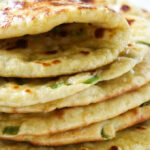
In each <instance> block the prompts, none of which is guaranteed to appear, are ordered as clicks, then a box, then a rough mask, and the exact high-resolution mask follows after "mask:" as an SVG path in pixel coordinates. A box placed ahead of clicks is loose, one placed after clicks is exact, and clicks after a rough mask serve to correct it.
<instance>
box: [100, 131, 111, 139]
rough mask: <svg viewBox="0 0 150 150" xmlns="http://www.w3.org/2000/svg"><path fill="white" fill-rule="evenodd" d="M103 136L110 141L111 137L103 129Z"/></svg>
mask: <svg viewBox="0 0 150 150" xmlns="http://www.w3.org/2000/svg"><path fill="white" fill-rule="evenodd" d="M101 135H102V137H103V138H105V139H109V135H107V134H106V133H105V131H104V129H102V131H101Z"/></svg>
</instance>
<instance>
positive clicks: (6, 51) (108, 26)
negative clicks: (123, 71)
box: [0, 0, 129, 78]
mask: <svg viewBox="0 0 150 150" xmlns="http://www.w3.org/2000/svg"><path fill="white" fill-rule="evenodd" d="M1 3H2V6H0V16H1V19H0V29H1V30H0V38H1V39H4V38H10V37H20V36H24V35H27V34H38V35H30V36H24V37H20V38H11V39H5V40H1V41H0V60H1V61H0V76H3V77H25V78H37V77H54V76H58V75H67V74H74V73H78V72H82V71H88V70H94V69H96V68H99V67H102V66H104V65H106V64H109V63H111V62H113V61H114V60H116V59H117V57H118V56H119V54H120V53H121V52H122V51H123V50H124V47H125V46H126V45H127V43H128V40H129V27H128V24H127V21H126V20H125V19H124V17H122V16H121V15H119V14H117V13H116V12H114V11H112V10H111V9H108V8H106V7H104V6H103V5H101V6H99V7H97V6H96V5H94V4H93V3H90V2H84V1H82V0H79V1H77V0H76V1H70V0H51V1H33V0H24V1H23V0H21V1H16V0H11V1H8V0H7V2H4V4H3V2H1ZM48 31H49V32H48ZM43 32H47V33H44V34H40V33H43ZM85 56H86V57H85Z"/></svg>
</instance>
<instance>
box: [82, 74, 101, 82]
mask: <svg viewBox="0 0 150 150" xmlns="http://www.w3.org/2000/svg"><path fill="white" fill-rule="evenodd" d="M99 80H100V78H99V77H98V76H96V75H95V76H93V77H92V78H90V79H88V80H86V81H84V83H85V84H93V83H95V82H97V81H99Z"/></svg>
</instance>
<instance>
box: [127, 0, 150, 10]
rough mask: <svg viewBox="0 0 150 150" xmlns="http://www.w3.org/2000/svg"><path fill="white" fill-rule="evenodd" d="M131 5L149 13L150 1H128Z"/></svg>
mask: <svg viewBox="0 0 150 150" xmlns="http://www.w3.org/2000/svg"><path fill="white" fill-rule="evenodd" d="M129 1H131V2H132V3H133V4H135V5H137V6H139V7H141V8H144V9H147V10H149V11H150V0H129Z"/></svg>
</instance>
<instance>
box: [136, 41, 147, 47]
mask: <svg viewBox="0 0 150 150" xmlns="http://www.w3.org/2000/svg"><path fill="white" fill-rule="evenodd" d="M137 43H139V44H144V45H147V46H149V47H150V43H147V42H144V41H137Z"/></svg>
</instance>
